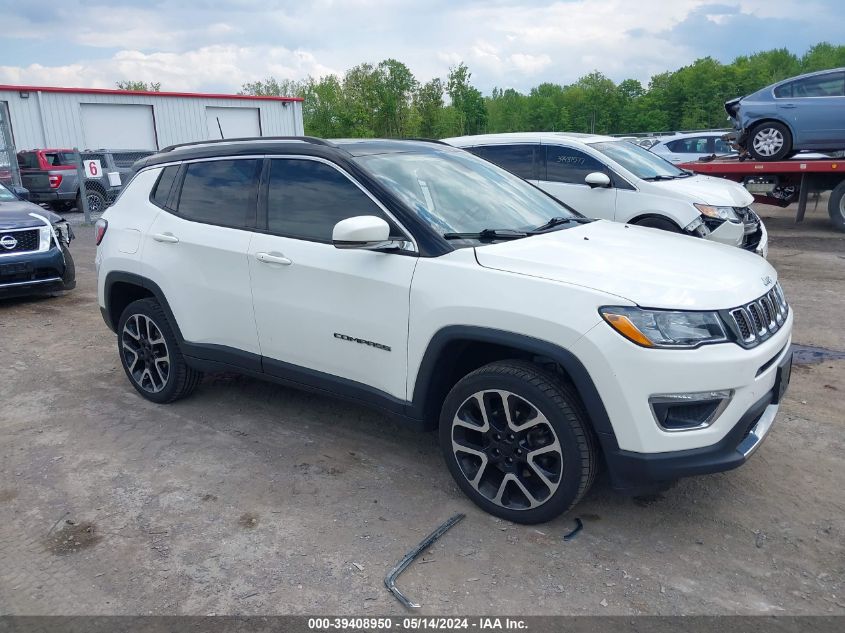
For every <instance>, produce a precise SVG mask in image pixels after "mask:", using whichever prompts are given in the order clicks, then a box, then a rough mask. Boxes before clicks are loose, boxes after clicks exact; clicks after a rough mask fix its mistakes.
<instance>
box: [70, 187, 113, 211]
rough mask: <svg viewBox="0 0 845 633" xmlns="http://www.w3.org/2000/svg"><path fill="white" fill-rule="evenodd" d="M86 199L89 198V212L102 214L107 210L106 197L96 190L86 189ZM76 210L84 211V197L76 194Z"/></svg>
mask: <svg viewBox="0 0 845 633" xmlns="http://www.w3.org/2000/svg"><path fill="white" fill-rule="evenodd" d="M85 193H86V197H87V198H88V211H89V212H90V213H102V212H103V211H105V210H106V197H105V196H104V195H103V194H102V193H100V192H99V191H97V190H96V189H86V192H85ZM76 210H77V211H79V212H82V211H84V209H83V208H82V197H81V196H80V194H78V193H77V194H76Z"/></svg>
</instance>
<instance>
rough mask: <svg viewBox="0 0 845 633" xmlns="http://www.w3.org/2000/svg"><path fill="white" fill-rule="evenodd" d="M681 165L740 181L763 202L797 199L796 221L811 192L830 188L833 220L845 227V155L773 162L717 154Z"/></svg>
mask: <svg viewBox="0 0 845 633" xmlns="http://www.w3.org/2000/svg"><path fill="white" fill-rule="evenodd" d="M678 167H681V168H682V169H689V170H690V171H694V172H696V173H699V174H706V175H708V176H718V177H719V178H728V179H729V180H735V181H736V182H740V183H742V184H743V185H744V186H745V188H746V189H748V191H749V192H750V193H751V194H753V195H754V199H755V200H756V201H757V202H760V203H762V204H771V205H776V206H779V207H786V206H788V205H790V204H792V203H793V202H795V201H796V200H797V201H798V211H797V213H796V214H795V221H796V222H802V221H803V220H804V212H805V211H806V209H807V197H808V196H809V195H810V194H811V193H818V192H823V191H830V201H829V202H828V213H829V214H830V220H831V222H833V226H834V227H836V229H837V230H839V231H845V158H840V159H829V160H828V159H824V160H817V159H813V160H806V161H802V160H796V159H792V160H781V161H772V162H758V161H753V160H739V159H736V158H733V159H731V158H716V159H712V160H706V159H705V160H700V161H694V162H690V163H684V164H682V165H678Z"/></svg>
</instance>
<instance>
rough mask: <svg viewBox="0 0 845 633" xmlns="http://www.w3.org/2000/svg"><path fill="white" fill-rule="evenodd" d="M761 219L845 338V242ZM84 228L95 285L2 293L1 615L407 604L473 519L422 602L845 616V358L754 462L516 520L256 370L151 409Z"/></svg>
mask: <svg viewBox="0 0 845 633" xmlns="http://www.w3.org/2000/svg"><path fill="white" fill-rule="evenodd" d="M760 211H761V214H762V216H763V218H764V220H765V221H766V224H767V226H768V228H769V231H770V233H771V253H770V260H771V261H772V263H773V264H774V265H775V266H776V267H777V269H778V271H779V273H780V277H781V280H782V282H783V285H784V288H785V290H786V293H787V297H788V299H789V300H790V301H791V304H792V306H793V308H794V310H795V313H796V322H795V334H794V340H795V342H796V343H801V344H805V345H814V346H822V347H827V348H832V349H835V350H840V351H845V334H843V326H842V321H841V319H840V316H841V315H842V314H843V313H845V293H844V292H843V289H845V286H843V283H845V234H842V233H836V232H834V231H833V230H832V229H831V228H830V227H829V225H828V220H827V214H826V210H825V207H824V204H822V205H820V206H819V208H818V209H817V210H813V209H812V208H811V210H810V212H809V213H808V216H807V220H806V221H805V222H804V223H803V224H802V225H795V224H794V223H793V221H792V214H793V213H794V210H792V209H788V210H777V209H772V208H761V209H760ZM73 215H76V214H73ZM75 219H76V220H78V215H77V216H76V218H75ZM77 235H78V240H77V241H76V242H75V243H74V244H73V245H72V251H73V253H74V255H75V258H76V262H77V271H78V278H79V286H78V288H77V289H76V290H75V291H73V292H71V293H69V294H67V295H66V296H62V297H54V298H46V299H27V300H13V301H7V302H5V303H0V358H2V363H0V402H2V407H0V436H2V441H0V561H1V564H0V614H200V615H205V614H210V613H216V614H294V613H295V614H302V613H309V614H319V613H332V614H401V613H403V609H402V607H401V606H400V605H399V604H398V603H397V602H396V601H395V600H394V599H393V598H392V597H391V596H390V594H388V593H387V591H386V590H385V589H384V587H383V586H382V578H383V576H384V574H385V573H386V571H387V570H388V569H390V567H391V566H392V565H393V564H394V563H395V562H396V561H397V560H398V559H399V558H401V557H402V555H403V554H404V553H405V552H406V551H407V550H408V549H410V548H411V547H412V546H413V545H415V544H416V543H417V542H418V541H420V540H421V539H422V538H423V537H424V536H425V535H426V534H427V533H428V532H429V531H430V530H432V529H433V528H434V527H435V526H437V525H438V524H439V523H440V522H441V521H443V520H445V519H446V518H448V517H449V516H450V515H452V514H453V513H456V512H465V513H466V515H467V517H466V519H465V520H464V521H463V522H462V523H460V524H458V525H457V526H456V527H455V528H453V529H452V530H451V531H450V532H449V533H448V534H447V535H446V536H445V537H443V538H442V539H441V540H440V541H439V542H438V543H437V544H436V545H435V546H434V547H432V548H431V550H430V551H429V552H428V553H427V554H426V555H425V556H424V558H422V559H421V560H418V561H417V562H416V563H415V564H414V565H413V566H412V567H411V568H410V569H409V570H408V571H407V572H405V574H403V576H402V577H401V579H400V582H399V584H400V586H401V587H402V588H403V590H405V592H406V593H407V594H408V595H409V596H411V597H412V598H413V599H415V600H416V601H418V602H421V603H422V605H423V608H422V610H421V611H422V613H430V614H433V613H438V614H484V613H497V614H502V613H506V614H513V615H519V614H524V615H527V614H714V613H717V614H723V613H724V614H845V581H844V579H845V469H843V462H842V459H843V457H842V456H843V454H845V442H844V441H843V440H845V421H843V415H842V408H841V407H842V398H843V395H845V393H843V392H845V380H843V378H845V361H843V360H834V361H824V362H821V363H818V364H812V365H798V366H796V367H795V371H794V374H793V382H792V386H791V390H790V392H789V394H788V397H787V399H786V402H785V404H784V406H783V407H782V409H781V413H780V414H779V416H778V419H777V421H776V423H775V426H774V428H773V430H772V432H771V434H770V436H769V438H768V439H767V441H766V442H765V444H764V445H763V446H762V447H761V449H760V450H759V451H758V452H757V453H756V455H755V456H754V457H753V458H752V459H751V461H750V462H749V463H748V464H746V465H745V466H743V467H742V468H740V469H738V470H735V471H733V472H729V473H724V474H719V475H713V476H708V477H701V478H695V479H689V480H685V481H682V482H680V483H679V484H678V485H677V486H675V487H674V488H672V489H671V490H669V491H667V492H665V493H663V494H661V495H659V496H657V497H654V498H651V499H631V498H627V497H623V496H620V495H618V494H616V493H614V492H613V491H612V490H610V488H609V486H608V484H607V482H606V481H604V480H600V481H598V482H597V484H596V485H595V486H594V487H593V489H592V490H591V492H590V493H589V495H588V497H587V498H586V499H585V500H584V501H583V502H582V503H581V504H580V505H579V506H578V507H577V508H576V509H575V510H574V511H573V513H571V514H570V515H569V516H564V517H560V518H559V519H557V520H555V521H553V522H551V523H548V524H545V525H541V526H536V527H528V526H518V525H513V524H509V523H506V522H503V521H500V520H497V519H494V518H492V517H490V516H489V515H486V514H484V513H483V512H481V511H480V510H478V509H476V507H475V506H474V505H472V504H471V503H470V502H469V501H468V500H466V499H465V498H464V497H463V495H462V494H461V493H460V492H459V490H458V489H457V487H456V486H455V485H454V484H453V483H452V480H451V479H450V477H449V474H448V473H447V471H446V469H445V467H444V466H443V463H442V461H441V457H440V455H439V452H438V449H437V446H436V442H435V437H434V435H433V434H417V433H415V432H412V431H409V430H407V429H404V428H402V427H400V426H397V425H396V424H394V423H391V422H389V421H387V420H386V419H384V418H383V417H381V416H380V415H379V414H377V413H374V412H373V411H371V410H368V409H365V408H360V407H357V406H351V405H349V404H346V403H344V402H340V401H336V400H332V399H329V398H322V397H317V396H314V395H310V394H304V393H300V392H297V391H292V390H289V389H285V388H280V387H278V386H275V385H272V384H268V383H262V382H259V381H257V380H252V379H246V378H241V377H236V376H207V377H206V378H205V381H204V382H203V384H202V385H201V386H200V388H199V389H198V391H197V392H196V393H195V395H194V396H193V397H192V398H190V399H188V400H185V401H182V402H179V403H176V404H173V405H169V406H156V405H154V404H151V403H149V402H146V401H145V400H143V399H141V397H140V396H138V395H137V394H136V392H135V391H134V390H133V389H132V388H131V387H130V385H129V383H128V382H127V380H126V378H125V376H124V374H123V371H122V370H121V368H120V365H119V363H118V358H117V354H116V351H117V350H116V344H115V337H114V335H113V334H112V333H111V332H110V331H109V330H108V329H107V328H106V326H105V325H104V324H103V322H102V320H101V318H100V314H99V311H98V310H97V304H96V289H95V278H94V267H93V258H94V243H93V232H92V230H91V229H90V228H86V227H77ZM702 279H706V271H702ZM574 517H580V518H581V519H582V520H583V523H584V529H583V530H582V532H581V533H580V534H578V536H577V537H575V538H574V539H572V540H571V541H568V542H564V541H563V539H562V535H563V534H565V533H567V532H569V531H570V530H571V529H572V527H573V522H574Z"/></svg>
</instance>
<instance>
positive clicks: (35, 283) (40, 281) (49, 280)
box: [0, 277, 62, 290]
mask: <svg viewBox="0 0 845 633" xmlns="http://www.w3.org/2000/svg"><path fill="white" fill-rule="evenodd" d="M56 283H58V284H60V283H62V278H61V277H49V278H47V279H32V280H29V281H13V282H11V283H7V284H4V283H0V290H5V289H6V288H21V287H23V286H39V285H41V284H56Z"/></svg>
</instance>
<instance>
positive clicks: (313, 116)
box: [118, 42, 845, 138]
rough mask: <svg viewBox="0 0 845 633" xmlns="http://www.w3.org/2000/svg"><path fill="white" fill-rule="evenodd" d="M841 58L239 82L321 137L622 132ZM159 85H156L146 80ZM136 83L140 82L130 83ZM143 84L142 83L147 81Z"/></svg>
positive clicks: (706, 118)
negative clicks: (550, 78)
mask: <svg viewBox="0 0 845 633" xmlns="http://www.w3.org/2000/svg"><path fill="white" fill-rule="evenodd" d="M843 66H845V46H843V45H833V44H829V43H827V42H822V43H819V44H816V45H815V46H813V47H812V48H810V49H809V50H808V51H807V52H806V53H804V54H803V55H801V56H797V55H795V54H793V53H791V52H789V51H788V50H787V49H785V48H778V49H773V50H769V51H763V52H759V53H754V54H753V55H743V56H740V57H737V58H736V59H734V60H733V61H732V62H730V63H729V64H722V63H720V62H718V61H716V60H715V59H713V58H712V57H704V58H701V59H697V60H696V61H695V62H693V63H692V64H690V65H688V66H684V67H683V68H680V69H678V70H675V71H667V72H663V73H660V74H657V75H654V76H653V77H652V78H651V80H650V81H649V82H648V83H647V85H645V86H644V85H643V84H642V83H641V82H640V81H638V80H636V79H625V80H624V81H621V82H620V83H618V84H617V83H615V82H614V81H612V80H611V79H610V78H608V77H607V76H605V75H604V74H602V73H601V72H599V71H595V72H591V73H589V74H588V75H585V76H583V77H581V78H580V79H578V80H577V81H576V82H574V83H572V84H567V85H560V84H556V83H542V84H540V85H539V86H536V87H534V88H532V89H531V90H530V91H529V92H528V93H527V94H526V93H523V92H519V91H517V90H514V89H512V88H505V89H502V88H494V89H493V92H492V93H491V94H490V95H487V96H485V95H483V94H482V93H481V91H480V90H478V89H477V88H476V87H475V86H473V85H472V82H471V78H472V74H471V72H470V70H469V68H468V67H467V66H466V64H463V63H461V64H458V65H457V66H455V67H453V68H450V69H449V73H448V75H447V76H446V77H445V78H443V79H441V78H435V79H432V80H430V81H427V82H424V83H422V82H420V81H418V80H417V79H416V78H415V77H414V75H413V73H412V72H411V71H410V69H409V68H408V67H407V66H406V65H405V64H403V63H402V62H400V61H398V60H395V59H386V60H384V61H381V62H379V63H378V64H370V63H364V64H359V65H357V66H355V67H353V68H351V69H349V70H348V71H346V73H345V74H344V75H343V76H342V77H341V76H337V75H326V76H325V77H321V78H319V79H317V78H313V77H308V78H307V79H305V80H302V81H292V80H288V79H283V80H278V79H276V78H274V77H270V78H268V79H266V80H263V81H255V82H250V83H245V84H243V87H242V89H241V91H240V94H244V95H268V96H269V95H272V96H298V97H302V98H303V99H304V101H303V104H302V105H303V108H302V109H303V119H304V123H305V133H306V134H309V135H313V136H320V137H323V138H343V137H385V138H401V137H424V138H444V137H448V136H461V135H464V134H480V133H484V132H491V133H492V132H517V131H520V132H530V131H570V132H593V133H596V134H625V133H639V132H663V131H671V130H692V129H708V128H723V127H726V126H727V121H726V116H727V115H726V114H725V110H724V102H725V101H726V100H728V99H731V98H733V97H738V96H742V95H746V94H750V93H752V92H755V91H757V90H759V89H760V88H763V87H765V86H767V85H769V84H771V83H774V82H776V81H779V80H781V79H786V78H788V77H793V76H795V75H800V74H802V73H806V72H812V71H815V70H825V69H828V68H838V67H843ZM127 85H132V86H133V87H136V86H137V87H140V86H141V85H144V84H142V82H119V83H118V87H121V88H122V87H124V86H127ZM149 87H150V88H152V89H153V90H158V89H159V87H160V85H159V84H152V85H151V86H149ZM136 89H138V88H136ZM141 89H147V88H146V87H144V88H141Z"/></svg>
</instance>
